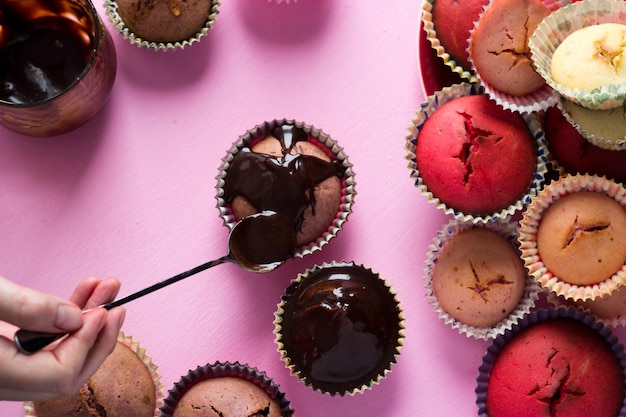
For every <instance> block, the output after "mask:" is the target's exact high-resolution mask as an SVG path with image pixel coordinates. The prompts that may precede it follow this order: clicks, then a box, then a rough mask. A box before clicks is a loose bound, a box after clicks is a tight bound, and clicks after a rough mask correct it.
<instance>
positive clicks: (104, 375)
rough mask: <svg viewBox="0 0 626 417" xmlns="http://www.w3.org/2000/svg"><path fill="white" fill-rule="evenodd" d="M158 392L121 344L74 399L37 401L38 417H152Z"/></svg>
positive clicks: (146, 371)
mask: <svg viewBox="0 0 626 417" xmlns="http://www.w3.org/2000/svg"><path fill="white" fill-rule="evenodd" d="M156 391H157V388H156V387H155V383H154V380H153V378H152V375H151V373H150V370H149V369H148V367H147V366H146V364H145V363H144V361H143V360H142V358H140V357H139V356H138V355H137V353H135V352H134V351H133V349H131V348H130V347H129V346H127V345H126V344H124V343H122V342H120V341H118V342H117V344H116V346H115V349H114V350H113V352H112V353H111V354H110V355H109V356H108V357H107V359H106V360H105V361H104V363H103V364H102V365H101V366H100V368H99V369H98V371H96V373H95V374H94V375H93V376H92V377H91V378H90V379H89V380H88V381H87V382H86V383H85V384H84V385H83V387H82V388H81V389H80V390H79V392H77V393H76V394H75V395H73V396H71V397H63V398H57V399H52V400H45V401H35V403H34V411H35V415H36V416H37V417H69V416H75V417H101V416H103V415H105V416H107V417H129V416H133V417H152V416H153V415H154V413H155V410H156V408H157V392H156Z"/></svg>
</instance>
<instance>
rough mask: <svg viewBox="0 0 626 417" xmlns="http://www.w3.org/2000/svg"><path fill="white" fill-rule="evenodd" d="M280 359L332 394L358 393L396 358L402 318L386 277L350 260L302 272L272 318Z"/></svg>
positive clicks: (309, 383)
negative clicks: (273, 319)
mask: <svg viewBox="0 0 626 417" xmlns="http://www.w3.org/2000/svg"><path fill="white" fill-rule="evenodd" d="M274 325H275V330H274V333H275V334H276V343H277V344H278V348H279V351H280V353H281V359H282V360H283V361H284V362H285V364H286V365H287V367H288V368H289V369H290V371H291V373H292V375H295V376H297V377H298V379H299V380H300V381H302V382H304V383H305V384H306V385H307V386H309V387H311V388H313V389H314V390H317V391H320V392H322V393H327V394H330V395H337V394H338V395H341V396H343V395H345V394H350V395H351V394H354V393H356V392H362V391H364V390H366V389H368V388H371V386H372V385H374V384H377V383H378V382H380V380H381V379H382V378H384V376H385V375H386V373H387V372H389V371H390V369H391V365H392V364H393V363H395V362H396V357H397V356H398V355H399V348H400V346H401V345H402V339H403V337H404V336H403V331H404V319H403V315H402V310H401V308H400V303H399V302H398V300H397V299H396V296H395V294H394V293H393V292H392V291H391V289H390V288H389V287H388V286H387V284H386V283H385V281H384V280H383V279H382V278H380V277H379V275H378V274H376V273H374V272H372V270H371V269H368V268H365V267H364V266H362V265H357V264H355V263H354V262H332V263H330V264H327V263H325V264H323V265H321V266H315V267H314V268H313V269H311V270H307V271H306V272H305V273H304V274H300V275H299V276H298V278H297V279H295V280H294V281H292V283H291V285H290V286H289V287H288V288H287V290H286V292H285V295H283V297H282V298H281V302H280V304H279V306H278V311H277V312H276V320H275V321H274Z"/></svg>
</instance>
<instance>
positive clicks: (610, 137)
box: [557, 97, 626, 151]
mask: <svg viewBox="0 0 626 417" xmlns="http://www.w3.org/2000/svg"><path fill="white" fill-rule="evenodd" d="M557 106H558V108H559V110H561V112H562V113H563V115H564V116H565V118H566V119H567V121H568V122H569V123H570V124H571V125H572V126H574V128H575V129H576V130H577V131H578V133H580V134H581V135H582V136H583V137H584V138H585V139H587V140H588V141H589V142H590V143H592V144H594V145H596V146H597V147H599V148H602V149H607V150H612V151H622V150H626V107H624V106H620V107H615V108H611V109H589V108H586V107H583V106H581V105H579V104H576V103H574V102H573V101H569V100H567V99H566V98H565V97H560V99H559V101H558V102H557Z"/></svg>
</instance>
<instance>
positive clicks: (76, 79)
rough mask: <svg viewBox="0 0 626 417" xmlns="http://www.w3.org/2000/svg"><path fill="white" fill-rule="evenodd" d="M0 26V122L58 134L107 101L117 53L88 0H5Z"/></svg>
mask: <svg viewBox="0 0 626 417" xmlns="http://www.w3.org/2000/svg"><path fill="white" fill-rule="evenodd" d="M0 34H1V35H2V36H0V125H3V126H4V127H6V128H8V129H11V130H13V131H16V132H19V133H22V134H26V135H31V136H53V135H58V134H61V133H65V132H67V131H70V130H73V129H75V128H77V127H78V126H80V125H82V124H84V123H85V122H87V121H88V120H89V119H91V118H92V117H93V116H94V115H95V114H96V113H97V112H98V111H99V110H100V108H101V107H102V106H103V105H104V103H105V101H106V99H107V97H108V95H109V92H110V91H111V88H112V87H113V83H114V80H115V75H116V70H117V57H116V53H115V47H114V44H113V42H112V39H111V38H110V35H109V34H108V32H107V30H106V28H105V26H104V24H103V23H102V21H101V19H100V17H99V16H98V13H97V12H96V10H95V8H94V6H93V4H92V3H91V2H90V1H89V0H31V1H22V0H0Z"/></svg>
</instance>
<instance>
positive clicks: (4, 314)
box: [0, 277, 83, 332]
mask: <svg viewBox="0 0 626 417" xmlns="http://www.w3.org/2000/svg"><path fill="white" fill-rule="evenodd" d="M0 320H3V321H6V322H9V323H11V324H14V325H16V326H18V327H21V328H23V329H28V330H36V331H44V332H69V331H73V330H76V329H78V328H80V327H81V326H82V323H83V314H82V311H81V310H80V308H78V306H77V305H75V304H72V303H70V302H69V301H66V300H63V299H62V298H59V297H56V296H54V295H50V294H45V293H42V292H39V291H35V290H33V289H30V288H26V287H22V286H20V285H17V284H15V283H13V282H11V281H9V280H7V279H5V278H2V277H0Z"/></svg>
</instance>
